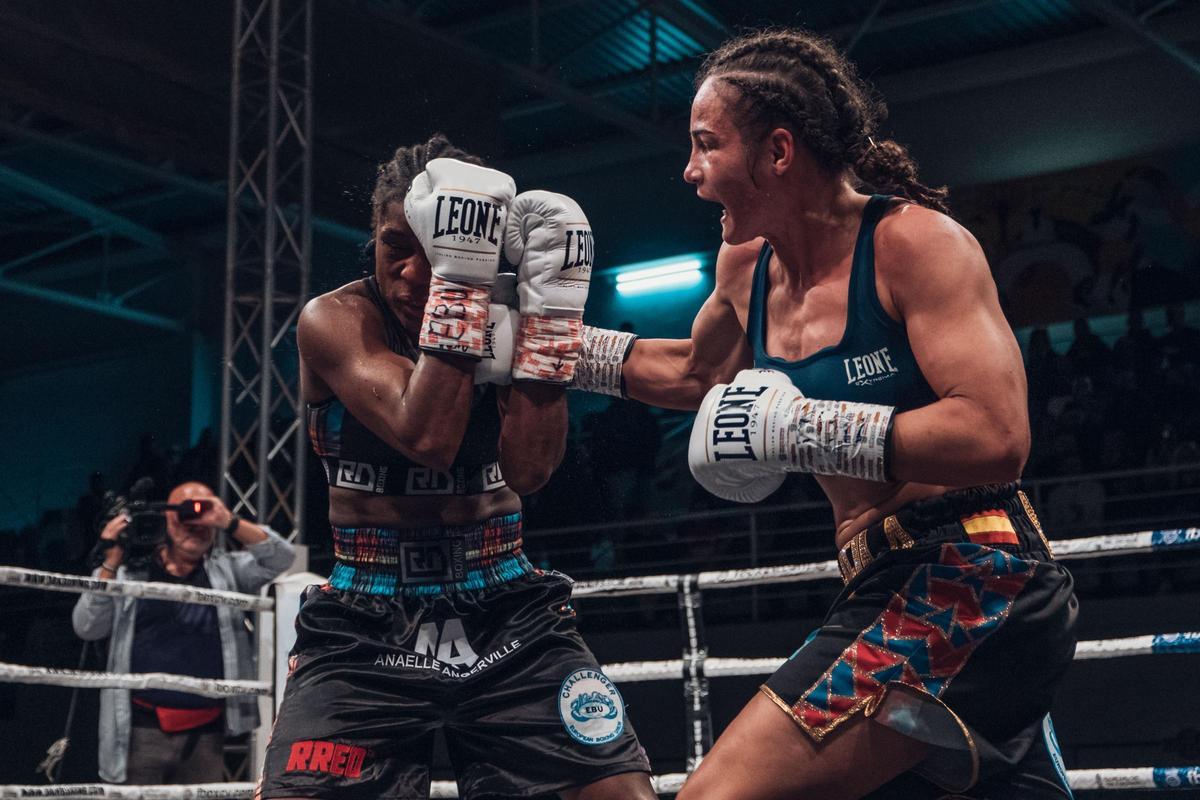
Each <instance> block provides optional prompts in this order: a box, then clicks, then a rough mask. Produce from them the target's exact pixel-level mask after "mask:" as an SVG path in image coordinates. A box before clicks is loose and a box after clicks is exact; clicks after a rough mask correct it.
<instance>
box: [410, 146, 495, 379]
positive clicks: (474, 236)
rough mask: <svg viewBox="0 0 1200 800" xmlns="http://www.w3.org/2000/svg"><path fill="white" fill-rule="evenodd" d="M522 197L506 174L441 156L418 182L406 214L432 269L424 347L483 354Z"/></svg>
mask: <svg viewBox="0 0 1200 800" xmlns="http://www.w3.org/2000/svg"><path fill="white" fill-rule="evenodd" d="M516 191H517V187H516V184H515V183H513V179H512V178H510V177H509V176H508V175H506V174H504V173H503V172H498V171H497V170H494V169H488V168H487V167H479V166H476V165H474V164H467V163H465V162H462V161H457V160H455V159H452V158H435V159H434V160H432V161H430V162H429V163H428V164H427V165H426V166H425V171H424V172H422V173H421V174H420V175H418V176H417V177H416V178H414V179H413V183H412V188H410V189H409V190H408V194H407V195H405V197H404V216H405V217H406V218H407V219H408V224H409V226H410V227H411V228H412V230H413V233H414V234H415V235H416V237H417V240H418V241H420V243H421V247H422V249H424V250H425V257H426V258H428V259H429V264H430V266H431V267H432V270H433V276H432V278H431V279H430V281H429V300H428V301H426V303H425V319H424V321H423V322H422V323H421V334H420V337H419V339H418V343H419V344H420V346H421V349H423V350H430V351H433V352H437V353H449V354H455V355H465V356H469V357H471V358H476V359H478V358H481V357H482V356H483V344H484V331H485V328H486V326H487V319H488V301H489V298H490V291H489V287H490V286H491V285H492V284H493V283H494V282H495V280H496V270H497V269H498V268H499V266H500V248H501V247H502V246H503V237H504V231H505V221H506V219H507V215H508V206H509V203H510V202H512V198H513V195H514V194H516Z"/></svg>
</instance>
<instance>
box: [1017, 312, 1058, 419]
mask: <svg viewBox="0 0 1200 800" xmlns="http://www.w3.org/2000/svg"><path fill="white" fill-rule="evenodd" d="M1025 372H1026V374H1027V375H1028V378H1029V409H1030V411H1031V412H1033V413H1035V414H1041V413H1043V412H1044V411H1045V410H1046V403H1047V402H1048V401H1049V400H1050V398H1051V397H1053V396H1054V395H1055V394H1058V393H1059V391H1060V390H1061V389H1062V388H1064V387H1065V385H1066V383H1065V378H1064V373H1065V372H1066V370H1065V369H1064V364H1063V357H1062V356H1060V355H1059V354H1058V353H1056V352H1054V348H1052V347H1051V346H1050V334H1049V333H1047V332H1046V329H1045V328H1034V329H1033V330H1032V331H1030V333H1029V344H1028V345H1027V346H1026V348H1025Z"/></svg>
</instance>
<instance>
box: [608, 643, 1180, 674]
mask: <svg viewBox="0 0 1200 800" xmlns="http://www.w3.org/2000/svg"><path fill="white" fill-rule="evenodd" d="M1164 653H1200V633H1160V634H1155V635H1152V636H1131V637H1129V638H1127V639H1094V640H1091V641H1087V642H1080V643H1079V644H1078V645H1076V647H1075V659H1076V660H1078V661H1083V660H1085V659H1091V658H1122V657H1124V656H1141V655H1162V654H1164ZM699 660H700V661H701V665H700V666H701V669H702V670H703V673H704V676H705V677H708V678H722V677H730V676H734V675H768V674H770V673H772V672H774V671H775V670H777V669H779V666H780V665H781V664H783V663H784V662H785V661H787V659H786V658H783V657H774V658H703V657H700V659H699ZM601 669H602V670H603V671H604V674H605V675H607V676H608V679H609V680H611V681H616V682H620V681H625V682H626V683H637V682H639V681H662V680H679V679H680V678H686V675H685V673H684V661H683V659H679V658H676V659H668V660H665V661H625V662H619V663H616V664H605V665H604V666H603V667H601Z"/></svg>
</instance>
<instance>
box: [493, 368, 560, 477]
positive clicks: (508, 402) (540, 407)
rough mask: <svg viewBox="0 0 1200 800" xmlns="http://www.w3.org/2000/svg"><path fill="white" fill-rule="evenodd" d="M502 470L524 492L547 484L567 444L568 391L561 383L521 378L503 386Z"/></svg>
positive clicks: (501, 406)
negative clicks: (557, 384)
mask: <svg viewBox="0 0 1200 800" xmlns="http://www.w3.org/2000/svg"><path fill="white" fill-rule="evenodd" d="M499 399H500V414H501V417H502V419H503V422H502V423H501V428H500V471H501V473H503V475H504V480H505V482H506V483H507V484H508V485H509V486H510V487H511V488H512V490H513V491H514V492H516V493H517V494H521V495H527V494H533V493H534V492H536V491H537V490H538V489H540V488H542V487H543V486H545V485H546V481H548V480H550V475H551V474H552V473H553V472H554V470H555V469H557V468H558V465H559V463H560V462H561V461H562V457H563V452H564V451H565V450H566V447H567V393H566V391H565V390H564V389H563V387H561V386H556V385H554V384H549V383H537V382H535V381H517V382H515V383H513V384H512V386H501V387H499Z"/></svg>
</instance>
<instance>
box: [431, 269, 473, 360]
mask: <svg viewBox="0 0 1200 800" xmlns="http://www.w3.org/2000/svg"><path fill="white" fill-rule="evenodd" d="M490 299H491V292H490V290H489V288H488V287H487V286H471V285H468V284H465V283H455V282H454V281H448V280H445V279H442V278H439V277H437V276H436V275H435V276H433V277H432V278H431V279H430V281H429V299H428V300H427V301H426V302H425V318H424V320H422V322H421V334H420V336H419V337H418V344H419V346H420V347H421V349H422V350H428V351H430V352H434V353H444V354H447V355H459V356H467V357H468V358H473V359H475V360H479V359H480V358H482V357H483V342H484V332H485V330H486V328H487V322H488V304H489V301H490Z"/></svg>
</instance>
